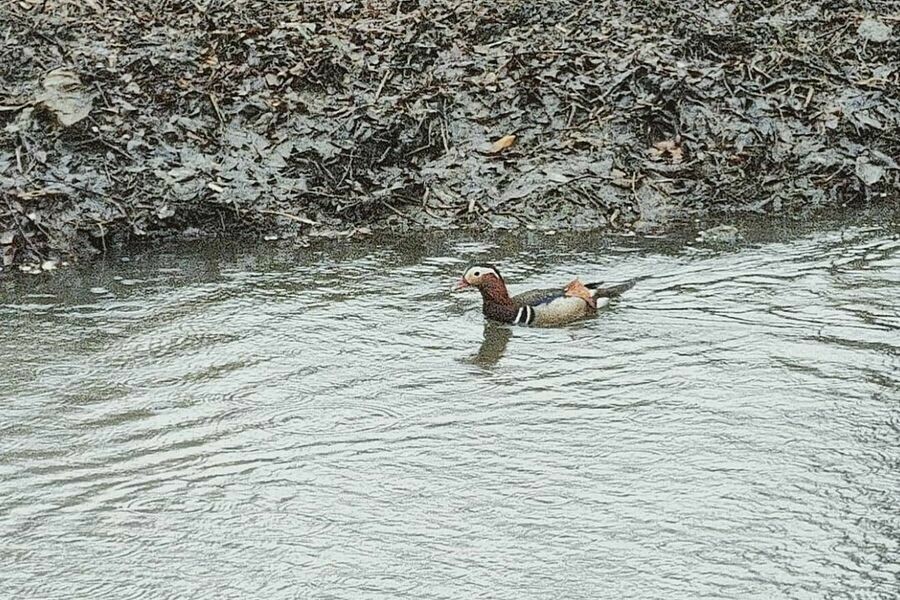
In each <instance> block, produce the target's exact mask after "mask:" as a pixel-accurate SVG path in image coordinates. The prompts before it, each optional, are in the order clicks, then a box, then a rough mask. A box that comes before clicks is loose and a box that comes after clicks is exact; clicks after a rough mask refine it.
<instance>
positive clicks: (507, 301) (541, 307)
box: [453, 264, 635, 327]
mask: <svg viewBox="0 0 900 600" xmlns="http://www.w3.org/2000/svg"><path fill="white" fill-rule="evenodd" d="M634 283H635V281H634V280H630V281H626V282H624V283H619V284H613V285H607V284H604V283H603V282H598V283H582V282H581V281H580V280H579V279H577V278H576V279H574V280H572V281H571V282H569V284H568V285H565V286H563V287H558V288H542V289H535V290H529V291H527V292H522V293H521V294H517V295H515V296H510V294H509V290H508V289H507V287H506V281H505V280H504V279H503V276H502V275H501V274H500V271H499V270H498V269H497V267H496V266H494V265H491V264H482V265H473V266H470V267H469V268H468V269H466V272H465V273H464V274H463V276H462V278H461V279H460V280H459V281H458V282H457V283H456V285H454V286H453V291H454V292H460V291H463V290H467V289H476V290H478V291H479V292H481V300H482V312H483V313H484V316H485V317H487V318H488V319H490V320H492V321H499V322H501V323H506V324H509V325H532V326H535V327H554V326H560V325H567V324H569V323H572V322H575V321H578V320H580V319H584V318H586V317H590V316H592V315H595V314H596V313H597V311H598V310H599V309H601V308H604V307H606V306H607V305H608V304H609V301H610V298H615V297H617V296H619V295H620V294H622V293H623V292H625V291H627V290H630V289H631V288H632V287H634Z"/></svg>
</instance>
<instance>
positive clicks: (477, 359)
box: [471, 321, 512, 368]
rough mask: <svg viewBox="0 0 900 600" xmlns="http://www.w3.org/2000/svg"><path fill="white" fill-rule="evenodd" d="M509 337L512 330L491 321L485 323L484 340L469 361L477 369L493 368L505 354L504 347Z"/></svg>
mask: <svg viewBox="0 0 900 600" xmlns="http://www.w3.org/2000/svg"><path fill="white" fill-rule="evenodd" d="M511 337H512V329H511V328H510V327H508V326H506V325H501V324H499V323H494V322H493V321H485V323H484V339H483V340H482V342H481V347H479V348H478V352H477V353H476V354H475V355H474V356H472V358H471V361H472V362H473V363H474V364H476V365H478V366H479V367H483V368H488V367H493V366H494V365H496V364H497V361H499V360H500V358H501V357H502V356H503V354H504V353H505V352H506V346H507V344H509V338H511Z"/></svg>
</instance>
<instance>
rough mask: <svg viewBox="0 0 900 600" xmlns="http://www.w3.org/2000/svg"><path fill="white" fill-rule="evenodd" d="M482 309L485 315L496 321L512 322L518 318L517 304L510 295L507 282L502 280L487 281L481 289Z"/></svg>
mask: <svg viewBox="0 0 900 600" xmlns="http://www.w3.org/2000/svg"><path fill="white" fill-rule="evenodd" d="M478 291H480V292H481V300H482V303H481V309H482V312H483V313H484V316H486V317H488V318H489V319H493V320H495V321H502V322H504V323H512V322H513V321H514V320H515V318H516V311H517V308H516V305H515V303H514V302H513V301H512V299H511V298H510V297H509V291H507V289H506V284H504V283H503V282H502V281H487V282H485V284H484V285H482V286H481V287H480V288H479V290H478Z"/></svg>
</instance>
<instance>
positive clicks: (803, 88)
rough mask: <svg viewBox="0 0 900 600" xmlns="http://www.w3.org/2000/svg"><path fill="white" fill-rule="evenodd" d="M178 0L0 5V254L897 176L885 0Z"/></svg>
mask: <svg viewBox="0 0 900 600" xmlns="http://www.w3.org/2000/svg"><path fill="white" fill-rule="evenodd" d="M164 4H165V5H164V6H162V7H160V6H159V3H158V2H150V1H149V0H138V1H135V2H131V3H128V4H115V5H114V4H112V3H101V2H77V3H76V2H66V1H59V0H56V1H54V0H47V1H44V0H42V1H40V2H38V1H23V2H18V3H7V4H6V5H5V6H4V7H3V8H0V34H2V35H3V37H4V44H3V47H2V50H0V53H2V55H0V79H2V80H3V81H5V82H7V83H6V89H3V90H0V94H2V98H0V105H2V106H0V128H2V133H0V193H2V202H0V256H2V262H0V264H5V265H13V264H16V263H34V262H41V261H43V260H46V259H48V258H55V257H63V256H85V255H89V254H91V253H92V252H97V251H102V249H103V248H105V247H107V245H109V244H113V243H118V242H120V241H123V240H130V239H135V238H138V239H146V238H160V237H166V236H178V237H192V236H193V237H197V236H208V235H216V234H220V233H224V234H228V235H232V234H237V233H244V234H251V235H258V236H271V237H274V236H279V237H293V236H303V235H306V234H308V233H310V232H319V233H326V234H327V233H329V232H352V231H354V230H358V229H360V228H363V229H365V228H368V229H377V228H388V227H390V228H400V229H408V228H426V227H474V226H484V227H520V226H527V227H536V228H571V227H579V228H601V229H611V230H618V231H621V230H636V231H639V232H642V231H652V230H657V229H660V228H665V227H668V226H671V224H672V223H677V222H678V221H679V220H682V219H684V218H686V217H689V216H694V215H698V214H722V213H759V212H769V213H784V212H793V211H816V210H822V209H828V208H829V207H838V206H846V205H854V204H861V205H871V204H877V203H896V202H897V201H898V198H900V170H898V165H897V163H896V159H897V157H898V156H900V134H898V131H900V91H898V90H900V65H898V59H897V56H900V35H898V28H900V15H898V14H897V11H896V8H895V7H893V5H894V3H893V2H890V1H888V0H882V1H872V2H865V3H863V2H848V3H843V4H842V6H841V7H840V8H837V9H832V8H829V7H828V6H825V7H822V6H820V5H819V3H812V2H801V1H790V0H789V1H788V2H750V3H740V4H738V3H716V4H715V5H714V6H710V3H707V2H699V1H693V0H689V1H685V2H679V3H677V4H678V5H677V6H670V3H662V2H637V1H636V0H633V1H631V0H630V1H625V2H581V1H578V2H575V1H551V2H542V3H536V2H527V3H526V2H510V1H500V2H495V3H491V4H490V5H488V6H483V5H482V3H473V2H450V1H449V0H432V1H427V0H421V1H420V2H411V1H408V0H405V1H401V2H386V1H374V2H365V3H359V2H346V3H333V2H309V3H277V2H273V1H271V0H267V1H248V2H242V3H229V2H217V1H214V0H210V1H208V2H194V3H185V5H180V4H179V5H178V6H175V5H174V4H172V3H164ZM891 11H893V12H891Z"/></svg>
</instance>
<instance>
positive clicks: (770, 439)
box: [0, 220, 900, 600]
mask: <svg viewBox="0 0 900 600" xmlns="http://www.w3.org/2000/svg"><path fill="white" fill-rule="evenodd" d="M898 234H900V227H898V225H897V222H896V221H891V220H886V221H881V222H878V221H875V222H862V223H860V222H855V223H853V224H835V223H831V224H826V225H817V226H814V227H813V226H805V227H802V228H801V227H792V226H788V225H783V224H782V225H775V226H772V225H771V224H770V225H769V226H768V227H767V228H762V229H754V228H752V227H748V228H747V230H746V231H745V236H746V239H745V240H744V241H742V242H740V243H738V244H737V245H735V246H729V247H712V246H705V245H703V244H696V243H695V244H686V243H684V240H673V239H634V238H626V237H619V238H615V237H613V238H608V237H607V238H604V237H598V236H589V235H580V236H546V235H542V234H538V233H533V234H528V235H520V236H512V235H509V236H503V235H497V236H491V237H488V238H476V237H471V236H468V237H467V236H464V235H461V234H456V235H444V236H425V237H416V236H412V237H405V238H402V239H377V238H376V239H364V240H356V241H330V242H319V243H315V244H313V246H312V247H310V248H295V249H290V248H280V249H279V248H275V247H273V246H267V245H260V246H258V247H250V248H246V247H245V248H243V249H240V248H237V247H235V246H233V245H211V244H195V245H185V246H179V247H176V248H174V249H172V248H167V249H164V250H159V249H155V250H154V249H138V250H134V249H132V250H131V253H129V254H118V255H115V256H111V257H109V258H108V259H106V260H105V261H101V262H100V263H95V264H92V265H88V266H79V267H77V268H71V269H68V270H62V271H59V272H56V273H53V274H50V275H44V276H41V277H37V278H35V277H28V278H23V279H18V278H12V279H8V280H6V281H4V282H0V356H2V361H3V362H2V365H0V590H3V591H2V592H0V595H2V596H3V597H5V598H16V599H21V598H41V599H51V598H66V599H69V598H91V599H105V598H192V599H197V598H210V599H213V598H215V599H219V598H241V599H244V598H415V599H427V598H447V599H459V598H476V597H483V598H509V599H516V600H519V599H522V598H585V599H597V598H611V599H618V598H654V599H655V598H659V599H682V598H683V599H685V600H687V599H690V600H694V599H698V598H736V599H743V598H760V599H763V598H765V599H770V598H810V599H813V598H815V599H821V598H851V597H852V598H866V599H876V598H877V599H881V598H884V599H894V598H897V597H898V595H900V501H898V500H900V307H898V295H900V235H898ZM486 260H490V261H492V262H494V263H496V264H498V266H500V268H501V270H502V271H503V272H504V275H505V277H506V279H507V280H508V281H509V282H510V285H511V287H512V288H514V289H515V288H517V287H518V289H522V288H523V287H524V288H527V287H529V286H542V285H545V284H549V283H565V282H567V281H568V280H569V279H571V277H573V276H575V275H580V276H582V277H583V278H584V279H587V280H593V279H604V278H606V279H613V280H620V279H625V278H630V277H642V278H644V279H643V280H642V281H640V283H639V284H638V285H637V286H636V287H635V288H634V289H633V290H631V291H630V292H628V293H627V295H626V296H624V297H623V298H622V299H621V300H620V301H619V302H617V303H616V304H614V305H613V306H612V307H611V308H610V309H609V310H607V311H605V312H604V313H603V314H601V315H600V316H599V317H598V318H596V319H591V320H589V321H585V322H582V323H579V324H576V325H573V326H569V327H566V328H562V329H554V330H546V329H545V330H537V329H522V328H517V329H508V328H504V327H499V326H486V325H485V324H484V321H483V318H482V316H481V314H480V310H479V301H478V297H477V295H476V294H468V295H467V294H455V295H451V294H449V293H448V290H449V288H450V286H451V284H452V283H453V281H454V280H455V279H456V278H458V276H459V275H460V273H461V272H462V270H463V268H464V266H465V265H466V263H469V262H473V261H486Z"/></svg>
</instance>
